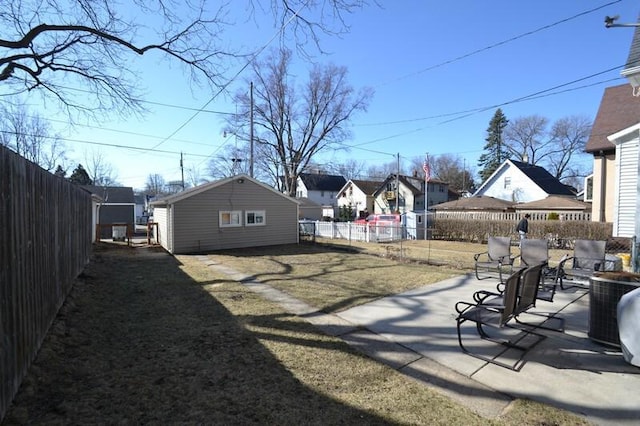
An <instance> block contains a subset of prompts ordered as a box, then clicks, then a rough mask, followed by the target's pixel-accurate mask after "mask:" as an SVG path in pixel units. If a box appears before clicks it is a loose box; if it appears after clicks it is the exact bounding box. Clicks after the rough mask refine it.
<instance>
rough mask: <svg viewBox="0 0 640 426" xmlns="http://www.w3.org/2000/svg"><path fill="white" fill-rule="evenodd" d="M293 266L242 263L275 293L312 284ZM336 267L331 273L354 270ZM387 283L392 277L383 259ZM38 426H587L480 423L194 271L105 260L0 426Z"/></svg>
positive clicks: (517, 419)
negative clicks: (298, 277)
mask: <svg viewBox="0 0 640 426" xmlns="http://www.w3.org/2000/svg"><path fill="white" fill-rule="evenodd" d="M332 253H333V251H330V256H334V255H335V254H332ZM300 255H301V256H303V257H299V258H294V259H292V260H289V261H286V260H285V258H284V257H282V258H279V259H275V260H274V259H272V258H270V256H273V254H264V253H263V255H259V254H258V253H257V252H254V253H252V254H251V256H248V257H247V259H249V260H250V261H251V262H253V264H259V265H263V266H262V267H261V268H262V273H263V274H264V275H263V277H267V278H270V279H271V280H272V282H285V283H286V282H287V279H286V277H287V274H288V270H289V269H288V266H286V265H291V268H293V269H292V270H294V271H298V272H301V271H302V270H303V266H304V265H303V263H304V262H306V263H309V264H310V268H311V269H312V270H313V271H316V272H314V273H308V274H307V275H309V276H308V277H306V278H305V279H308V280H309V282H310V283H314V275H317V270H321V267H320V266H318V263H319V262H318V261H315V260H316V259H317V258H318V257H319V256H321V254H320V253H306V254H300ZM226 256H229V254H227V255H226ZM260 257H265V259H266V260H264V261H263V260H260ZM345 257H350V255H348V254H346V253H344V252H342V253H340V256H338V258H337V259H342V260H341V266H339V267H336V269H339V268H348V267H349V266H350V265H358V267H360V268H362V267H363V265H364V259H361V258H359V256H356V258H357V259H356V261H355V262H357V263H354V264H351V263H349V262H347V261H346V260H345V259H344V258H345ZM229 259H231V258H230V257H229ZM247 259H244V260H247ZM380 260H381V259H379V258H377V257H375V258H371V259H370V261H371V262H372V263H373V264H374V265H377V264H379V262H380ZM239 262H241V260H240V257H239V256H238V260H237V263H236V264H235V265H236V266H239V265H240V263H239ZM250 264H251V263H248V264H247V267H248V266H249V265H250ZM325 268H326V267H325ZM329 269H331V268H329ZM365 269H366V268H365ZM384 270H394V266H393V264H392V262H391V261H390V260H388V259H387V260H385V263H384V266H383V267H381V268H379V269H377V271H384ZM343 272H344V271H343ZM330 275H331V272H330ZM294 281H295V280H294ZM416 282H420V283H421V282H422V281H420V280H416ZM315 283H316V285H319V284H321V283H320V282H319V280H317V278H316V281H315ZM337 286H338V283H337V282H333V283H331V284H330V285H328V287H330V288H334V290H333V291H334V292H336V290H335V287H337ZM376 292H378V293H382V291H381V290H379V289H378V290H376ZM367 297H368V296H367ZM335 300H340V299H339V298H338V297H336V298H335ZM331 305H340V303H335V302H333V303H331ZM43 423H44V424H96V423H99V424H121V423H151V424H167V423H169V424H175V423H189V424H256V425H257V424H278V425H289V424H290V425H294V424H296V425H297V424H301V423H303V424H310V425H325V424H349V425H352V424H353V425H355V424H362V425H365V424H366V425H373V424H380V425H383V424H384V425H388V424H442V425H445V424H446V425H449V424H468V425H485V424H496V425H519V424H538V425H563V424H585V423H584V422H583V421H582V420H581V419H580V418H578V417H575V416H572V415H571V414H569V413H566V412H563V411H560V410H555V409H553V408H551V407H549V406H545V405H541V404H536V403H530V402H526V401H518V402H516V403H515V404H513V406H512V407H511V409H510V410H509V412H508V413H505V415H504V416H503V417H501V418H500V419H495V420H488V419H485V418H481V417H479V416H477V415H476V414H474V413H473V412H471V411H470V410H469V409H467V408H466V407H464V406H462V405H459V404H456V403H454V402H452V401H451V400H450V399H448V398H446V397H444V396H442V395H440V394H439V393H437V392H435V391H433V390H431V389H430V388H428V387H426V386H424V385H422V384H420V383H418V382H416V381H415V380H413V379H410V378H407V377H405V376H404V375H402V374H400V373H398V372H396V371H395V370H393V369H391V368H390V367H387V366H384V365H381V364H379V363H377V362H375V361H373V360H371V359H369V358H367V357H366V356H363V355H361V354H359V353H357V352H355V350H354V349H353V348H351V347H350V346H348V345H347V344H346V343H344V342H343V341H341V340H340V339H338V338H335V337H331V336H327V335H325V334H323V333H321V332H319V331H318V330H317V329H315V328H314V327H313V326H311V325H310V324H308V323H306V322H305V321H304V320H302V319H300V318H298V317H296V316H293V315H291V314H289V313H287V312H285V311H283V309H282V308H281V307H279V306H278V305H276V304H274V303H272V302H269V301H267V300H264V299H262V298H261V297H259V296H258V295H256V294H254V293H252V292H251V291H249V290H248V289H246V288H245V287H244V286H242V285H240V284H239V283H237V282H234V281H232V280H230V279H229V278H228V277H226V276H224V275H221V274H220V273H217V272H215V271H213V270H212V269H211V268H207V267H206V266H205V265H204V264H203V263H202V262H200V261H199V260H197V259H196V258H195V257H192V256H179V257H177V258H172V257H170V256H168V255H166V254H164V253H162V252H158V251H156V250H148V249H144V250H140V249H132V248H126V247H124V248H123V247H113V246H99V248H98V252H97V253H96V256H94V258H93V260H92V262H91V263H90V265H89V266H88V267H87V270H86V271H85V274H84V278H83V279H82V280H80V281H78V283H77V284H76V286H75V287H74V289H73V291H72V293H71V295H70V296H69V298H68V300H67V302H66V303H65V306H64V307H63V309H62V310H61V312H60V314H59V315H58V317H57V319H56V321H55V322H54V324H53V326H52V328H51V331H50V333H49V335H48V336H47V337H46V339H45V341H44V343H43V345H42V349H41V351H40V353H39V354H38V357H37V358H36V360H35V362H34V364H33V366H32V368H31V369H30V371H29V374H28V376H27V377H26V379H25V380H24V382H23V385H22V387H21V389H20V391H19V393H18V395H17V397H16V399H15V404H14V405H13V406H12V407H11V409H10V411H9V413H8V414H7V416H6V418H5V424H43Z"/></svg>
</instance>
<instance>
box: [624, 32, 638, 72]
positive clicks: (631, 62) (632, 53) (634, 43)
mask: <svg viewBox="0 0 640 426" xmlns="http://www.w3.org/2000/svg"><path fill="white" fill-rule="evenodd" d="M636 67H640V27H635V31H634V32H633V39H632V40H631V48H630V49H629V57H628V58H627V63H626V64H625V66H624V70H629V69H632V68H636ZM624 70H623V73H624Z"/></svg>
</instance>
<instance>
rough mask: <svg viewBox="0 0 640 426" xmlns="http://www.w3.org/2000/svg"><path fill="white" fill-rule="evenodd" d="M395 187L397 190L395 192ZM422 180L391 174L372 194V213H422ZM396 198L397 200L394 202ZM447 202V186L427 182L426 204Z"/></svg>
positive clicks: (432, 181)
mask: <svg viewBox="0 0 640 426" xmlns="http://www.w3.org/2000/svg"><path fill="white" fill-rule="evenodd" d="M396 187H397V188H398V189H397V190H396ZM424 188H425V185H424V179H421V178H418V177H415V176H404V175H399V176H398V178H397V179H396V175H395V174H391V175H389V176H388V177H387V179H385V181H384V182H382V183H381V185H380V186H379V187H378V189H377V191H376V192H375V193H374V196H375V205H374V211H373V213H393V212H396V211H398V212H399V213H401V214H402V213H408V212H413V211H424V210H425V206H424ZM396 198H399V202H398V200H396ZM445 201H449V184H448V183H445V182H442V181H439V180H436V179H431V180H429V185H428V193H427V203H428V205H429V206H433V205H436V204H440V203H443V202H445Z"/></svg>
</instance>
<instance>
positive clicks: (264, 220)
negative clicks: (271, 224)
mask: <svg viewBox="0 0 640 426" xmlns="http://www.w3.org/2000/svg"><path fill="white" fill-rule="evenodd" d="M250 214H253V215H254V218H258V217H262V221H261V222H256V223H249V215H250ZM244 224H245V226H265V225H266V224H267V214H266V211H265V210H247V211H245V212H244Z"/></svg>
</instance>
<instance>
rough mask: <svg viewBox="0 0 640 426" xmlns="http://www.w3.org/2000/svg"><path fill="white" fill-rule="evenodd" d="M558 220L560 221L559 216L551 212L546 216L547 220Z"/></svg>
mask: <svg viewBox="0 0 640 426" xmlns="http://www.w3.org/2000/svg"><path fill="white" fill-rule="evenodd" d="M559 219H560V215H559V214H558V213H555V212H551V213H549V214H548V215H547V220H559Z"/></svg>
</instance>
